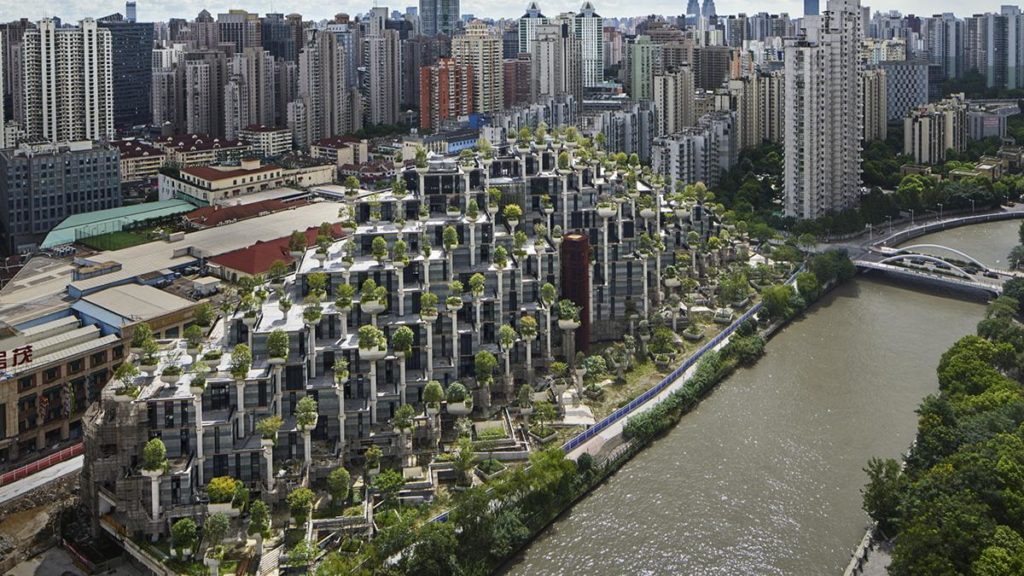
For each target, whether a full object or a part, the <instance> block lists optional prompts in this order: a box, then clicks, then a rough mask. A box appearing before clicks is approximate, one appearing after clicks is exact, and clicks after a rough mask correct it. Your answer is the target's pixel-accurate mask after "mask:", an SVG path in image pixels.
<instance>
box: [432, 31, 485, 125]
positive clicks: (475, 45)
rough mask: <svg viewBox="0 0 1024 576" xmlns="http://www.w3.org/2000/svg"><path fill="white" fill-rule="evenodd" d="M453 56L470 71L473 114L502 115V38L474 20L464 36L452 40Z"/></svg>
mask: <svg viewBox="0 0 1024 576" xmlns="http://www.w3.org/2000/svg"><path fill="white" fill-rule="evenodd" d="M452 57H453V58H455V61H456V62H458V63H459V64H460V65H462V66H468V67H469V68H470V69H471V70H472V74H473V111H474V112H479V113H488V112H501V110H502V109H503V107H504V101H505V95H504V83H505V78H504V73H503V72H504V70H503V68H502V63H501V37H500V36H497V35H494V34H491V33H490V32H489V31H488V30H487V25H486V24H484V23H483V22H480V21H479V20H474V21H473V22H472V23H470V25H469V26H468V27H467V28H466V33H465V35H463V36H458V37H456V38H455V39H453V40H452ZM420 113H421V114H422V113H423V110H420Z"/></svg>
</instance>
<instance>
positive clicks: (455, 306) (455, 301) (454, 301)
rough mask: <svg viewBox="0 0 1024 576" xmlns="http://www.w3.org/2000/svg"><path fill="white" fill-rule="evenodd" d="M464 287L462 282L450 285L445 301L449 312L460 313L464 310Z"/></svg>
mask: <svg viewBox="0 0 1024 576" xmlns="http://www.w3.org/2000/svg"><path fill="white" fill-rule="evenodd" d="M463 289H464V286H463V285H462V282H459V281H458V280H453V281H451V282H449V283H448V298H447V299H445V302H444V303H445V306H447V307H448V311H449V312H458V311H460V310H462V291H463Z"/></svg>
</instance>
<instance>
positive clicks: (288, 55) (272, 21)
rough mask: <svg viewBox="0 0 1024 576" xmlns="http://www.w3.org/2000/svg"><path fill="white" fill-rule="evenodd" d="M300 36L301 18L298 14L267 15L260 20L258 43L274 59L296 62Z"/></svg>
mask: <svg viewBox="0 0 1024 576" xmlns="http://www.w3.org/2000/svg"><path fill="white" fill-rule="evenodd" d="M302 34H303V32H302V16H299V15H298V14H289V15H288V16H287V17H286V16H285V15H284V14H267V15H266V16H264V17H263V18H262V19H261V20H260V43H261V44H262V45H263V49H264V50H267V51H268V52H270V54H271V55H273V56H274V58H281V59H283V60H287V61H289V62H298V61H299V49H300V48H302Z"/></svg>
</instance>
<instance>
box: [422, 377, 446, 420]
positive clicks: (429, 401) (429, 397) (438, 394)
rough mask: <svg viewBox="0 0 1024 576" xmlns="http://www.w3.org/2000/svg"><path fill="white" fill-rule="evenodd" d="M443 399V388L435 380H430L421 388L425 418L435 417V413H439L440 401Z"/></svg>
mask: <svg viewBox="0 0 1024 576" xmlns="http://www.w3.org/2000/svg"><path fill="white" fill-rule="evenodd" d="M444 399H445V394H444V388H442V387H441V383H440V382H438V381H437V380H431V381H430V382H427V385H426V386H424V387H423V403H424V404H425V405H426V407H427V416H430V417H434V416H437V413H438V412H440V411H441V401H442V400H444Z"/></svg>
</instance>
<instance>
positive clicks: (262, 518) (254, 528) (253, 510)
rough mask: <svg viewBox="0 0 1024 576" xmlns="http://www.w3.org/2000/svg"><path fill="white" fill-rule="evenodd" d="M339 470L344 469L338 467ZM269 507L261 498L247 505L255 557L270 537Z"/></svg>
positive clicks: (249, 530)
mask: <svg viewBox="0 0 1024 576" xmlns="http://www.w3.org/2000/svg"><path fill="white" fill-rule="evenodd" d="M339 470H344V469H343V468H339ZM270 523H271V519H270V507H269V506H267V503H266V502H264V501H263V500H256V501H254V502H253V503H252V504H251V505H250V506H249V528H248V533H249V535H250V536H255V537H256V557H257V558H261V557H263V539H264V538H269V537H270Z"/></svg>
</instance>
